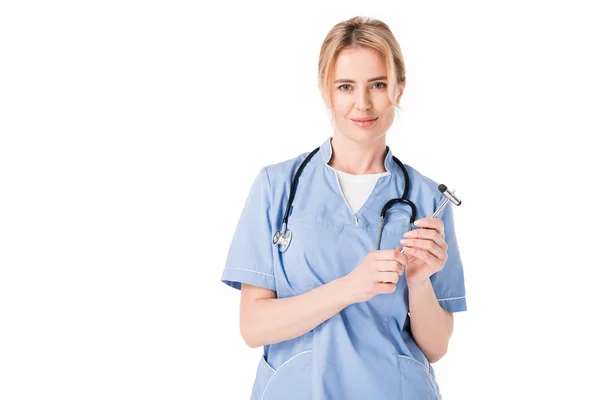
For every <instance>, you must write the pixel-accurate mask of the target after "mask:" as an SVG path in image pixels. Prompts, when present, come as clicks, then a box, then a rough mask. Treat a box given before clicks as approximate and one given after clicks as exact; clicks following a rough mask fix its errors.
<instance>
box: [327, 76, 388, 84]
mask: <svg viewBox="0 0 600 400" xmlns="http://www.w3.org/2000/svg"><path fill="white" fill-rule="evenodd" d="M384 79H387V76H378V77H376V78H371V79H369V80H368V81H367V82H373V81H380V80H384ZM342 82H350V83H356V82H355V81H353V80H352V79H337V80H335V81H333V83H342Z"/></svg>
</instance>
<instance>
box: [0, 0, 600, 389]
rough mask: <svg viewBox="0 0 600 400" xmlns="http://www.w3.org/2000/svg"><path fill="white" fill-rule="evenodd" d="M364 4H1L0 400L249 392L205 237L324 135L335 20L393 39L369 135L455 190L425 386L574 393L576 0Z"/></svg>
mask: <svg viewBox="0 0 600 400" xmlns="http://www.w3.org/2000/svg"><path fill="white" fill-rule="evenodd" d="M368 3H369V4H371V5H370V6H365V5H363V4H365V2H357V1H337V2H319V5H316V4H315V5H313V4H307V5H300V3H295V4H294V5H293V4H291V3H289V4H288V3H281V2H273V3H270V4H269V3H265V2H246V3H242V2H239V3H221V4H220V5H210V6H207V5H205V6H201V5H200V2H193V1H188V2H181V1H168V2H167V1H163V2H157V1H152V2H149V1H145V2H142V1H138V2H134V1H104V2H76V1H71V2H66V1H60V2H29V1H19V2H16V1H15V2H11V1H7V2H3V3H2V5H1V6H0V134H1V136H0V267H1V269H0V271H1V272H0V377H1V378H0V398H2V399H6V400H9V399H48V398H60V399H246V398H248V397H249V394H250V390H251V387H252V383H253V380H254V375H255V370H256V365H257V362H258V360H259V357H260V354H261V353H262V349H260V348H258V349H251V348H249V347H247V346H246V345H245V344H244V342H243V340H242V338H241V336H240V334H239V327H238V312H239V292H237V291H235V290H233V289H231V288H229V287H227V286H226V285H225V284H223V283H221V282H220V276H221V273H222V271H223V267H224V262H225V257H226V253H227V250H228V247H229V243H230V240H231V237H232V235H233V231H234V228H235V225H236V223H237V220H238V218H239V215H240V213H241V210H242V206H243V203H244V202H245V199H246V196H247V194H248V190H249V188H250V185H251V183H252V179H253V178H254V177H255V176H256V174H257V173H258V171H259V169H260V168H261V167H262V166H265V165H269V164H272V163H276V162H279V161H283V160H285V159H289V158H292V157H295V156H297V155H299V154H301V153H303V152H306V151H309V150H312V149H314V148H315V147H317V146H319V145H320V144H321V143H322V142H323V141H324V140H325V139H326V138H327V137H328V136H329V135H330V134H331V125H330V124H329V120H328V118H327V113H326V110H325V107H324V105H323V103H322V101H321V98H320V96H319V93H318V89H317V61H318V54H319V49H320V46H321V43H322V41H323V39H324V38H325V36H326V34H327V32H328V31H329V29H331V27H332V26H333V25H334V24H335V23H337V22H340V21H342V20H345V19H348V18H350V17H352V16H355V15H364V16H370V17H374V18H379V19H382V20H383V21H384V22H386V23H387V24H388V25H389V26H390V28H391V29H392V31H393V32H394V34H395V35H396V37H397V39H398V41H399V43H400V46H401V48H402V51H403V54H404V58H405V62H406V68H407V86H406V90H405V94H404V96H403V98H402V102H401V107H402V108H403V111H402V112H401V113H400V114H399V116H398V117H397V119H396V121H395V123H394V125H393V126H392V128H391V129H390V131H389V132H388V144H389V145H390V147H391V148H392V150H393V152H394V154H395V155H396V156H398V157H399V158H400V159H401V160H403V161H404V162H405V163H407V164H409V165H411V166H413V167H415V168H416V169H417V170H419V171H420V172H421V173H422V174H424V175H426V176H429V177H431V178H432V179H434V180H436V181H438V182H443V183H446V184H447V185H448V186H449V187H450V188H451V189H453V190H455V191H456V194H457V196H459V197H460V198H461V199H462V200H463V205H462V206H460V207H458V208H456V209H455V222H456V228H457V236H458V240H459V243H460V246H461V247H460V249H461V256H462V259H463V263H464V268H465V279H466V287H467V303H468V308H469V309H468V311H467V312H464V313H457V314H456V316H455V330H454V335H453V337H452V339H451V342H450V349H449V352H448V354H447V355H446V356H445V357H444V358H443V359H442V360H441V361H439V362H438V363H436V364H434V368H435V369H436V373H437V375H438V382H439V385H440V388H441V391H442V394H443V396H444V399H445V400H452V399H461V400H462V399H507V398H511V399H532V398H538V399H540V398H577V397H578V396H582V397H583V396H585V397H586V398H590V397H593V396H597V395H598V389H597V378H596V374H595V373H594V372H597V370H598V361H597V360H598V357H599V356H600V351H599V349H598V344H597V337H599V336H600V332H599V330H598V328H597V327H594V325H595V326H597V317H598V314H599V312H598V305H599V300H598V294H597V292H596V291H595V290H594V289H595V288H596V287H597V286H596V284H597V277H598V272H597V271H598V267H599V266H600V263H599V262H598V252H597V251H598V247H599V246H598V241H599V236H600V235H599V233H598V232H599V228H598V226H599V224H598V222H599V218H598V211H597V208H598V206H597V202H598V200H599V197H598V193H599V190H598V184H599V183H598V181H599V180H598V178H597V176H598V171H600V168H599V165H598V144H597V143H598V142H597V139H598V137H599V135H600V124H599V123H598V109H599V105H600V104H599V100H598V90H599V89H600V79H599V76H600V74H599V72H598V71H599V70H600V61H599V59H598V57H599V56H598V41H597V37H599V35H600V29H599V27H598V24H597V20H596V16H597V13H595V12H593V10H592V7H591V4H592V3H593V2H591V1H590V2H587V3H585V2H573V1H570V2H567V1H563V2H556V1H538V2H533V1H498V2H481V1H471V2H466V1H456V2H418V4H416V3H417V2H405V1H389V2H373V1H372V2H368ZM209 7H210V8H209ZM595 38H596V39H595ZM593 143H596V144H593Z"/></svg>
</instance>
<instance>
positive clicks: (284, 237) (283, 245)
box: [273, 146, 460, 252]
mask: <svg viewBox="0 0 600 400" xmlns="http://www.w3.org/2000/svg"><path fill="white" fill-rule="evenodd" d="M386 147H387V146H386ZM319 149H320V147H317V148H316V149H314V150H313V151H312V152H311V153H310V154H309V155H308V157H306V159H305V160H304V161H303V162H302V164H301V165H300V168H298V171H296V174H295V175H294V180H293V181H292V190H291V192H290V198H289V199H288V202H287V207H286V209H285V215H284V217H283V225H282V227H281V230H280V231H277V232H275V235H274V236H273V244H274V245H279V251H281V252H283V251H285V250H286V249H287V248H288V246H289V245H290V241H291V240H292V231H290V230H289V229H286V228H287V223H288V217H289V213H290V206H291V204H292V202H293V201H294V196H295V195H296V188H297V187H298V179H299V178H300V175H301V174H302V170H304V167H305V166H306V164H307V163H308V162H309V161H310V159H311V158H312V157H313V156H314V155H315V154H316V153H317V152H318V151H319ZM388 151H389V147H388ZM386 154H387V153H386ZM392 158H393V159H394V161H395V162H396V164H398V166H399V167H400V168H401V169H402V172H403V174H404V193H402V197H399V198H396V199H391V200H389V201H388V202H387V203H385V205H384V206H383V208H382V209H381V221H380V222H379V230H378V234H377V250H379V246H380V245H381V232H382V231H383V221H384V220H385V215H386V214H387V212H388V210H389V209H390V207H392V206H393V205H394V204H396V203H405V204H408V205H409V206H410V210H411V215H410V225H409V228H408V230H409V231H411V230H412V228H413V223H414V222H415V218H416V216H417V207H416V206H415V204H414V203H413V202H412V201H410V200H409V199H407V198H406V195H407V193H408V191H409V188H410V180H409V178H408V171H407V170H406V167H405V166H404V164H402V162H400V160H398V159H397V158H396V157H395V156H392ZM442 186H443V185H440V191H441V187H442ZM444 191H446V187H445V186H444ZM447 202H448V196H447V198H446V199H444V202H443V203H442V204H441V205H440V207H438V210H436V213H435V215H437V214H438V213H439V212H440V211H441V209H442V208H443V207H444V206H445V205H446V203H447ZM455 204H456V203H455ZM458 205H460V201H458Z"/></svg>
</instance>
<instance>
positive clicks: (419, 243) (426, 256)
mask: <svg viewBox="0 0 600 400" xmlns="http://www.w3.org/2000/svg"><path fill="white" fill-rule="evenodd" d="M417 223H419V224H418V226H420V227H421V229H416V230H412V231H408V232H406V233H405V234H404V239H402V240H401V241H400V243H402V245H401V246H398V247H397V248H396V250H400V249H404V253H405V254H403V255H406V256H407V261H406V263H405V264H403V265H404V266H405V267H406V283H407V284H408V285H409V286H410V285H415V284H417V285H418V284H420V283H423V282H425V281H426V280H427V279H429V278H430V277H431V275H433V274H435V273H436V272H439V271H441V270H442V268H443V267H444V264H445V263H446V260H447V259H448V254H447V252H446V251H447V250H448V244H447V243H446V242H445V241H444V238H445V235H444V222H443V221H442V220H441V219H439V218H422V219H419V220H417V221H415V225H416V224H417Z"/></svg>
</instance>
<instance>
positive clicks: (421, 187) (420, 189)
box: [404, 164, 442, 200]
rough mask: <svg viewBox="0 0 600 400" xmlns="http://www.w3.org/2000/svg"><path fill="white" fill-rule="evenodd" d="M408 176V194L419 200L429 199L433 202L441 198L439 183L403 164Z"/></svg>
mask: <svg viewBox="0 0 600 400" xmlns="http://www.w3.org/2000/svg"><path fill="white" fill-rule="evenodd" d="M404 166H405V167H406V171H407V172H408V176H409V178H410V185H411V187H410V192H411V193H414V194H416V195H417V196H418V197H420V198H431V199H433V200H435V199H438V198H439V197H440V196H442V193H441V192H440V191H439V189H438V187H439V185H440V184H439V183H438V182H437V181H435V180H433V179H431V178H430V177H428V176H426V175H425V174H423V173H421V172H419V171H418V170H417V169H416V168H415V167H413V166H411V165H409V164H404Z"/></svg>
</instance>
